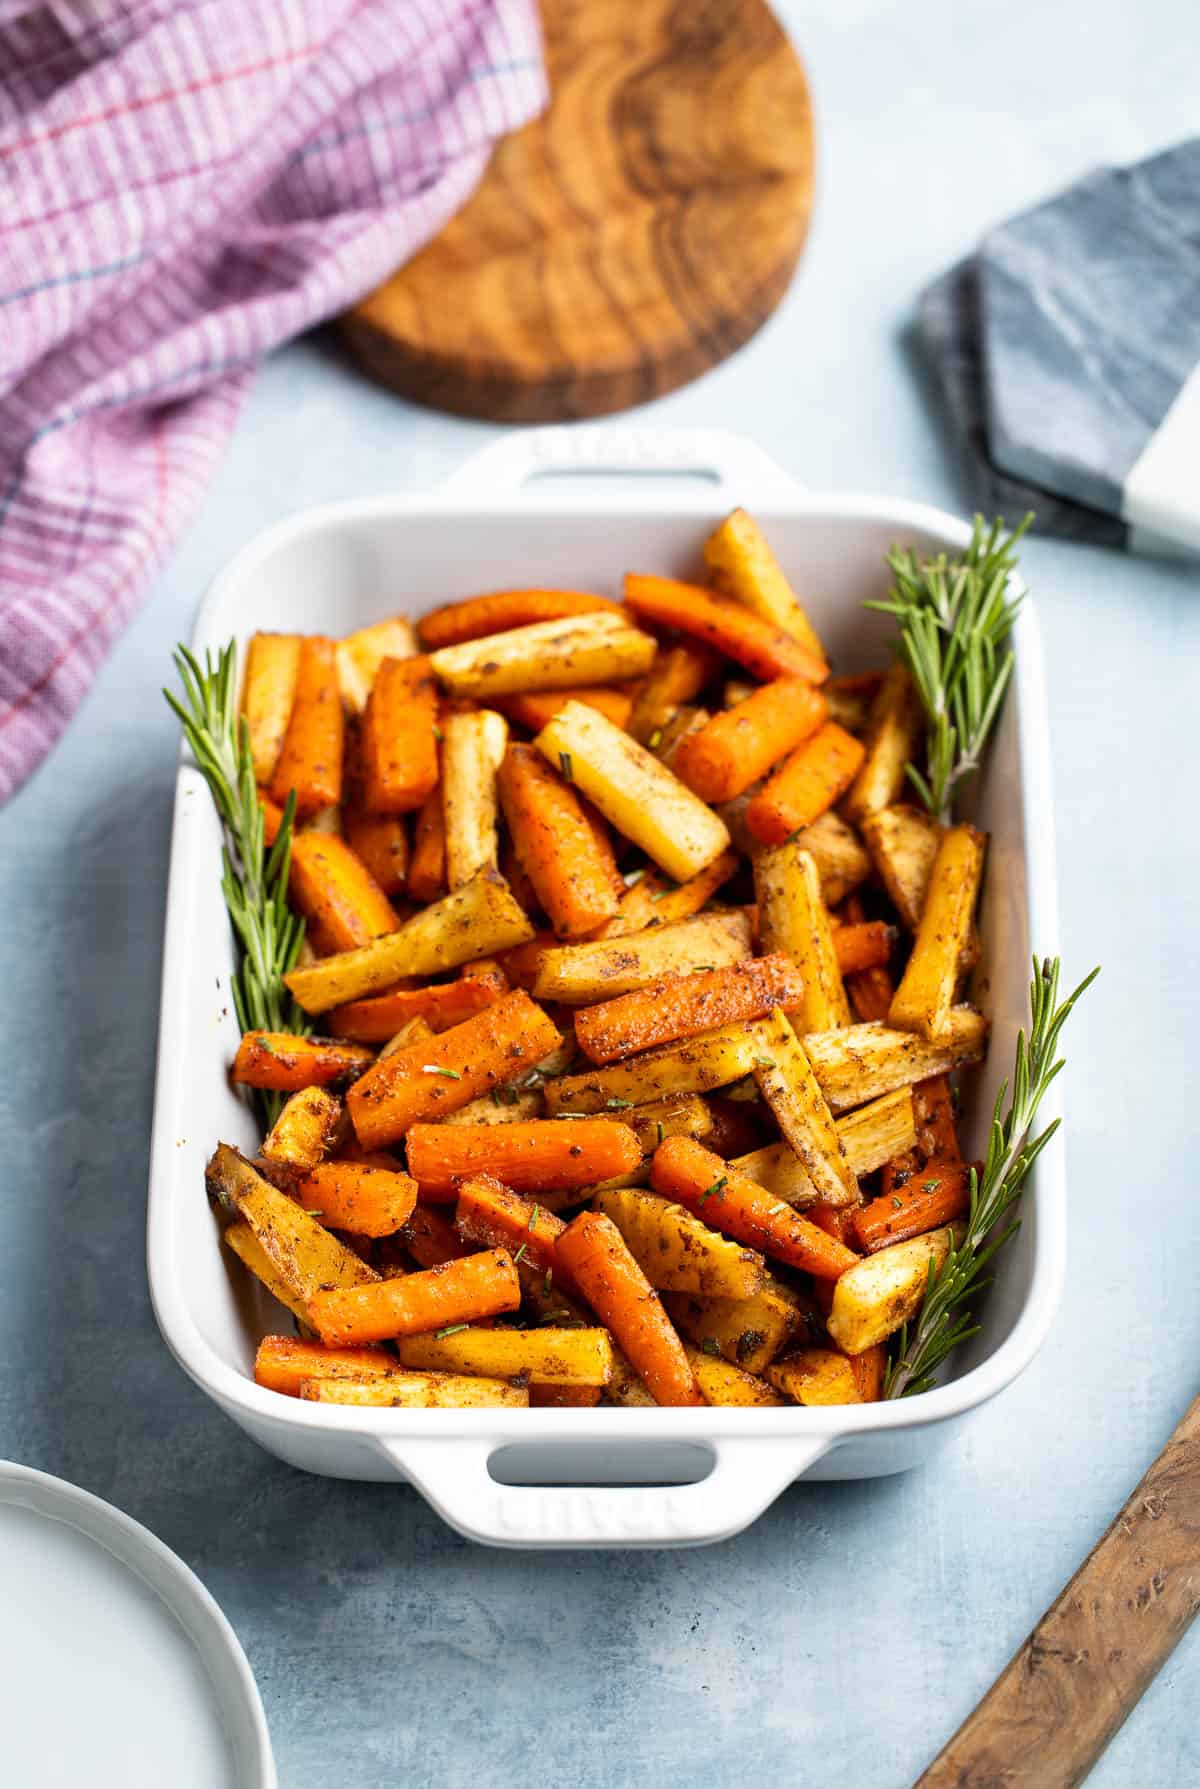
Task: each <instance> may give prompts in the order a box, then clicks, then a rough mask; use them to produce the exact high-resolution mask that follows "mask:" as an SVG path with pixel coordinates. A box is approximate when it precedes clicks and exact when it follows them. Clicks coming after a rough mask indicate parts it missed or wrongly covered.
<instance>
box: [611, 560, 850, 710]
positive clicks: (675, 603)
mask: <svg viewBox="0 0 1200 1789" xmlns="http://www.w3.org/2000/svg"><path fill="white" fill-rule="evenodd" d="M625 601H626V604H627V605H628V607H629V608H631V609H632V610H633V612H634V614H635V615H636V616H637V617H638V619H639V620H643V621H651V622H655V623H657V625H658V626H660V627H671V628H677V629H678V631H679V632H680V633H681V634H690V635H692V636H693V638H695V639H698V640H703V641H704V642H705V643H706V644H707V645H709V646H715V647H716V649H717V651H718V652H723V653H724V654H725V657H726V658H731V659H734V660H735V661H736V663H738V664H739V665H745V667H746V669H747V671H749V672H750V674H751V676H752V677H758V678H761V679H763V680H764V681H768V680H769V679H771V678H773V677H803V678H804V679H805V681H806V682H807V683H823V682H824V681H825V679H826V677H828V675H829V666H828V665H827V664H825V663H824V661H823V660H821V659H819V658H817V657H816V656H815V655H814V654H813V653H811V652H806V651H805V649H804V647H803V646H798V645H797V644H796V642H795V640H793V639H792V637H791V635H790V634H786V633H784V631H783V629H782V628H780V627H775V626H774V625H773V623H771V622H769V621H763V620H762V619H761V617H760V616H758V615H755V614H753V613H752V612H751V611H750V610H749V609H747V608H744V607H743V606H742V604H741V603H737V602H732V601H730V599H729V598H728V597H723V596H714V595H713V594H712V592H711V591H710V590H702V589H701V588H700V586H699V585H697V584H681V583H678V582H677V581H676V580H675V579H673V578H653V577H645V576H642V575H641V574H639V573H637V572H629V573H627V574H626V578H625Z"/></svg>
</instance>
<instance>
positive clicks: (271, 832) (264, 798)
mask: <svg viewBox="0 0 1200 1789" xmlns="http://www.w3.org/2000/svg"><path fill="white" fill-rule="evenodd" d="M258 805H259V807H260V808H261V809H262V817H263V844H264V845H265V846H266V847H267V849H268V851H269V850H270V848H271V846H272V845H273V844H274V843H275V840H276V839H277V838H278V837H279V828H280V827H281V826H282V825H283V809H282V808H281V807H280V805H279V803H278V802H277V801H272V800H271V797H270V796H269V795H268V794H267V791H266V790H265V789H260V790H259V792H258Z"/></svg>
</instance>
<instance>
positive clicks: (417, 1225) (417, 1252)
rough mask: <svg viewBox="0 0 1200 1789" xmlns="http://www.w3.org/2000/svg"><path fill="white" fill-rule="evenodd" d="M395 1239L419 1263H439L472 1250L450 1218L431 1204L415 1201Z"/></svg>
mask: <svg viewBox="0 0 1200 1789" xmlns="http://www.w3.org/2000/svg"><path fill="white" fill-rule="evenodd" d="M396 1240H397V1242H401V1243H403V1245H404V1247H405V1248H406V1249H407V1250H408V1252H409V1254H410V1255H411V1256H412V1258H413V1260H414V1261H417V1262H419V1263H420V1265H421V1266H422V1267H441V1266H442V1265H443V1263H445V1262H446V1261H460V1260H461V1259H462V1257H463V1256H464V1255H470V1254H472V1253H473V1252H474V1251H473V1247H472V1245H471V1244H470V1243H468V1242H464V1241H463V1239H462V1237H461V1236H460V1235H459V1234H458V1231H457V1230H456V1229H455V1228H454V1225H453V1224H452V1223H451V1222H450V1219H449V1218H448V1217H446V1216H444V1215H443V1213H442V1212H440V1211H438V1210H436V1209H435V1208H434V1207H433V1206H432V1205H418V1206H417V1208H416V1210H415V1211H414V1212H413V1214H412V1216H411V1217H410V1218H409V1220H408V1222H407V1224H405V1226H404V1228H403V1230H402V1231H401V1232H400V1234H399V1236H398V1237H397V1238H396Z"/></svg>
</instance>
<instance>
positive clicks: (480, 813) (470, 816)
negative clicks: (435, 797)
mask: <svg viewBox="0 0 1200 1789" xmlns="http://www.w3.org/2000/svg"><path fill="white" fill-rule="evenodd" d="M507 746H508V722H507V721H506V720H505V718H504V716H503V715H502V714H497V713H496V711H495V710H494V709H492V708H482V709H479V710H478V711H476V712H475V713H473V714H448V715H447V716H446V717H445V719H444V720H443V722H442V823H443V825H444V827H445V832H446V881H447V884H448V885H449V887H450V888H451V889H455V888H461V887H462V886H463V884H464V882H469V881H470V880H471V877H472V876H474V875H476V874H478V872H479V871H480V870H481V869H483V868H484V867H485V865H487V864H495V862H496V851H497V838H496V772H497V770H499V768H500V760H501V759H502V758H503V756H504V753H505V750H506V748H507Z"/></svg>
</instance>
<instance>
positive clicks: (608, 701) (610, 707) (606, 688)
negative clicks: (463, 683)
mask: <svg viewBox="0 0 1200 1789" xmlns="http://www.w3.org/2000/svg"><path fill="white" fill-rule="evenodd" d="M568 702H582V703H583V704H584V706H585V707H586V708H594V709H596V711H597V712H598V713H599V714H602V715H604V716H605V718H606V719H607V720H610V721H611V722H612V724H613V726H614V727H621V728H624V727H625V725H626V723H627V722H628V720H629V714H630V710H631V709H632V708H633V697H632V696H631V695H630V694H629V692H628V691H627V690H624V689H620V688H618V687H617V685H615V684H613V685H608V684H589V685H588V686H587V687H586V688H581V689H574V690H524V691H522V692H521V694H520V695H516V696H498V697H497V698H496V700H495V701H494V702H493V703H492V707H493V708H498V709H499V710H500V713H501V714H503V715H507V717H508V719H509V720H510V721H515V722H516V723H517V725H518V727H525V728H527V729H528V731H529V732H530V733H540V732H541V730H542V728H543V727H548V726H549V725H550V722H551V721H552V720H553V719H554V717H555V715H556V714H557V713H558V711H559V709H560V708H565V706H566V704H567V703H568Z"/></svg>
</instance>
